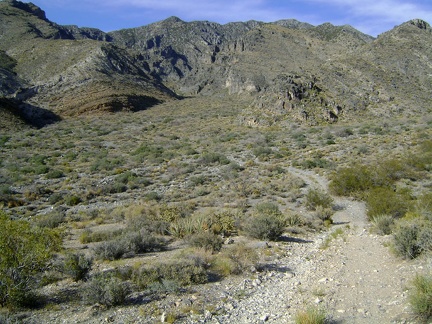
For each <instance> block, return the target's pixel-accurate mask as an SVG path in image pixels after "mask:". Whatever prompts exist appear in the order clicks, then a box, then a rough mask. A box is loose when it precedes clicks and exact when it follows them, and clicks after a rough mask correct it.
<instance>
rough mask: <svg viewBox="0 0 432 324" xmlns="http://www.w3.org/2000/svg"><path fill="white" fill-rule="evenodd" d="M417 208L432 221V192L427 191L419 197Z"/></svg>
mask: <svg viewBox="0 0 432 324" xmlns="http://www.w3.org/2000/svg"><path fill="white" fill-rule="evenodd" d="M415 208H416V210H418V212H419V213H420V214H422V215H423V216H424V217H425V218H427V219H428V220H429V221H432V192H427V193H424V194H422V195H420V197H419V198H418V199H417V201H416V206H415Z"/></svg>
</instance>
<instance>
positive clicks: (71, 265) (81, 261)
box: [63, 253, 93, 281]
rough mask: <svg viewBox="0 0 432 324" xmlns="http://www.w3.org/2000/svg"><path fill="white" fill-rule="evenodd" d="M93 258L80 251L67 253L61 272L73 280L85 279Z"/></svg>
mask: <svg viewBox="0 0 432 324" xmlns="http://www.w3.org/2000/svg"><path fill="white" fill-rule="evenodd" d="M92 263H93V260H92V259H91V258H89V257H86V256H85V255H84V254H82V253H71V254H68V255H67V256H66V258H65V260H64V264H63V272H64V273H66V274H68V275H69V276H71V277H72V279H73V280H75V281H80V280H86V279H87V276H88V274H89V272H90V270H91V267H92Z"/></svg>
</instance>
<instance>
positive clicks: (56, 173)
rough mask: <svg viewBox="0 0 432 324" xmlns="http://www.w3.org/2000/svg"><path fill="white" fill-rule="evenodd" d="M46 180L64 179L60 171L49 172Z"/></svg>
mask: <svg viewBox="0 0 432 324" xmlns="http://www.w3.org/2000/svg"><path fill="white" fill-rule="evenodd" d="M46 177H47V179H58V178H62V177H64V174H63V172H62V171H60V170H51V171H49V172H48V173H47V174H46Z"/></svg>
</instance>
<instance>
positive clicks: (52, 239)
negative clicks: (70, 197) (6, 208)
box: [0, 212, 61, 308]
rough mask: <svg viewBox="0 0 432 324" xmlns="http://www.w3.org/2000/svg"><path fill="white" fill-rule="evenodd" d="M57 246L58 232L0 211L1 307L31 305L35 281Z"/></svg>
mask: <svg viewBox="0 0 432 324" xmlns="http://www.w3.org/2000/svg"><path fill="white" fill-rule="evenodd" d="M60 247H61V238H60V235H59V232H58V231H56V230H52V229H48V228H39V227H31V226H30V223H28V222H26V221H21V220H11V219H9V217H7V216H6V215H5V214H3V213H2V212H0V253H1V258H0V305H1V306H8V307H9V308H15V307H21V306H31V304H32V303H34V302H35V299H33V298H32V296H33V289H34V288H37V285H38V283H39V280H38V278H40V276H41V275H42V273H43V272H44V271H45V270H47V269H48V268H49V266H50V260H51V259H52V258H53V255H54V252H56V251H58V250H59V249H60Z"/></svg>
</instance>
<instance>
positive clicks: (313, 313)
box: [294, 307, 328, 324]
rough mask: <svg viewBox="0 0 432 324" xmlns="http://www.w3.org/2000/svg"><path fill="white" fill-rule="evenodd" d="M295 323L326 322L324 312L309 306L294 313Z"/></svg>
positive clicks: (322, 323) (312, 323) (315, 323)
mask: <svg viewBox="0 0 432 324" xmlns="http://www.w3.org/2000/svg"><path fill="white" fill-rule="evenodd" d="M294 321H295V323H296V324H325V323H327V322H328V320H327V314H326V312H325V311H324V310H323V309H321V308H317V307H309V308H307V309H306V310H302V311H299V312H297V313H296V314H295V317H294Z"/></svg>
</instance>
